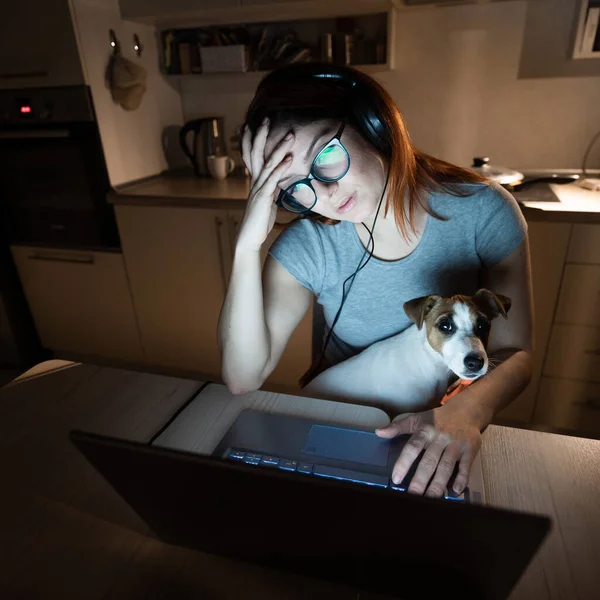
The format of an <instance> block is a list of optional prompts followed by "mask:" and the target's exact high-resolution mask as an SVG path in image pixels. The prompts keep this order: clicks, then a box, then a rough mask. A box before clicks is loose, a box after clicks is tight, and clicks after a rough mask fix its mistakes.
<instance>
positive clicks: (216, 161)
mask: <svg viewBox="0 0 600 600" xmlns="http://www.w3.org/2000/svg"><path fill="white" fill-rule="evenodd" d="M207 164H208V170H209V172H210V174H211V175H212V176H213V177H214V178H215V179H225V177H227V175H229V173H231V171H233V169H235V161H234V160H233V158H230V157H229V156H215V155H214V154H211V155H210V156H208V157H207Z"/></svg>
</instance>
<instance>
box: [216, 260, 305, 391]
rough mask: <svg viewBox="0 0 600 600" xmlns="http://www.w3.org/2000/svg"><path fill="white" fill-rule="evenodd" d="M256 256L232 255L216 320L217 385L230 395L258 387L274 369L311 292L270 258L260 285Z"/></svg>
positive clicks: (300, 318) (258, 262)
mask: <svg viewBox="0 0 600 600" xmlns="http://www.w3.org/2000/svg"><path fill="white" fill-rule="evenodd" d="M260 270H261V260H260V255H259V252H240V253H237V252H236V256H235V258H234V261H233V269H232V273H231V279H230V281H229V288H228V290H227V296H226V297H225V303H224V304H223V308H222V310H221V316H220V318H219V341H220V346H221V352H222V357H223V365H222V376H223V381H224V382H225V384H226V385H227V387H228V388H229V390H230V391H231V392H232V393H234V394H244V393H246V392H250V391H254V390H257V389H259V388H260V386H261V385H262V384H263V383H264V381H265V379H266V378H267V377H268V376H269V375H270V374H271V373H272V372H273V369H274V368H275V367H276V366H277V363H278V362H279V359H280V358H281V355H282V354H283V351H284V350H285V347H286V345H287V343H288V341H289V339H290V336H291V335H292V333H293V331H294V329H296V327H297V326H298V323H299V322H300V321H301V320H302V317H303V316H304V315H305V314H306V311H307V310H308V307H309V306H310V299H311V296H312V294H311V292H310V290H308V289H307V288H305V287H304V286H303V285H302V284H300V283H299V282H298V281H297V280H296V279H294V277H292V275H290V274H289V273H288V272H287V271H286V270H285V268H284V267H282V266H281V265H280V264H279V263H278V262H277V261H276V260H275V259H274V258H273V257H271V256H268V257H267V260H266V263H265V267H264V273H263V276H262V281H261V273H260Z"/></svg>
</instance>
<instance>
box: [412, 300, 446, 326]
mask: <svg viewBox="0 0 600 600" xmlns="http://www.w3.org/2000/svg"><path fill="white" fill-rule="evenodd" d="M441 298H442V297H441V296H437V295H432V296H421V298H414V299H413V300H409V301H408V302H405V303H404V312H405V313H406V314H407V316H408V318H409V319H410V320H411V321H412V322H413V323H415V324H416V325H417V329H421V327H423V321H425V317H426V316H427V315H428V314H429V312H430V311H431V309H432V308H433V307H434V306H435V305H436V304H437V303H438V302H439V301H440V300H441Z"/></svg>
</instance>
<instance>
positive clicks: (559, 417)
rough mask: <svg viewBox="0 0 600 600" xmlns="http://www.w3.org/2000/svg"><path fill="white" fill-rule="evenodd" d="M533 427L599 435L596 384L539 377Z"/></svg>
mask: <svg viewBox="0 0 600 600" xmlns="http://www.w3.org/2000/svg"><path fill="white" fill-rule="evenodd" d="M534 425H548V426H550V427H553V428H556V429H562V430H565V431H570V432H572V433H578V434H592V435H598V434H600V384H597V383H585V382H581V381H572V380H569V379H555V378H553V377H543V378H542V381H541V385H540V391H539V394H538V398H537V404H536V408H535V416H534Z"/></svg>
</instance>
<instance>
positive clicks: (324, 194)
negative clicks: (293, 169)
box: [312, 179, 339, 201]
mask: <svg viewBox="0 0 600 600" xmlns="http://www.w3.org/2000/svg"><path fill="white" fill-rule="evenodd" d="M312 184H313V187H314V188H315V192H316V194H317V198H318V199H319V200H327V201H330V200H331V199H332V198H333V197H334V196H335V193H336V192H337V189H338V187H339V186H338V182H337V181H333V182H332V183H326V182H324V181H319V180H318V179H317V180H315V179H313V181H312Z"/></svg>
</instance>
